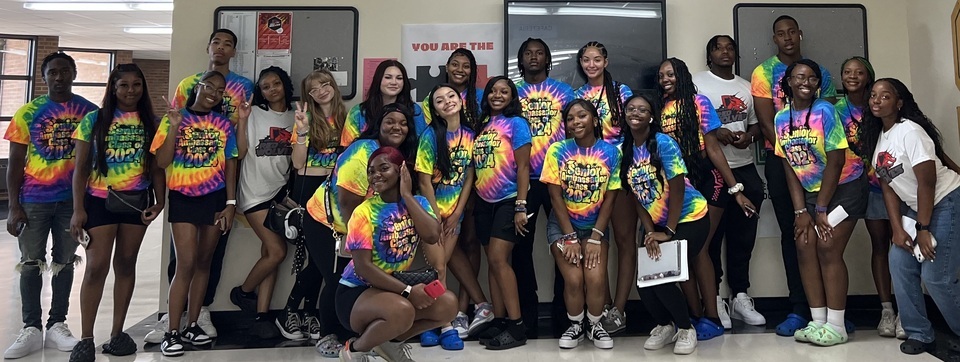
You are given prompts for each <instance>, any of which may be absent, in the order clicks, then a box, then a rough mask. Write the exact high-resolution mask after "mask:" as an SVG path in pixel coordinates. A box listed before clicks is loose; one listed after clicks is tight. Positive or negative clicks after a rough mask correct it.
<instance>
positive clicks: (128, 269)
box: [113, 255, 137, 278]
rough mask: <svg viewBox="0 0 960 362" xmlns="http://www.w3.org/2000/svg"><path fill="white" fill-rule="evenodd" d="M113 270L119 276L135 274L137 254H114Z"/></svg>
mask: <svg viewBox="0 0 960 362" xmlns="http://www.w3.org/2000/svg"><path fill="white" fill-rule="evenodd" d="M113 272H114V273H115V274H116V275H117V277H118V278H122V277H125V276H134V274H135V273H136V272H137V255H132V256H130V255H124V256H120V255H116V256H114V257H113Z"/></svg>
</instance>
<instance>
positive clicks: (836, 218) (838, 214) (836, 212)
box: [813, 205, 850, 238]
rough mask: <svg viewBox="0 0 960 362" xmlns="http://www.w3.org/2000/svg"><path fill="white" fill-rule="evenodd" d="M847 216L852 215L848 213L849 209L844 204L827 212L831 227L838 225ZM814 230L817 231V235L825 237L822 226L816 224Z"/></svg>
mask: <svg viewBox="0 0 960 362" xmlns="http://www.w3.org/2000/svg"><path fill="white" fill-rule="evenodd" d="M847 216H850V215H849V214H847V210H844V209H843V205H840V206H837V208H836V209H833V211H831V212H830V213H829V214H827V223H829V224H830V226H831V227H837V225H840V223H841V222H843V220H846V219H847ZM813 230H814V231H816V232H817V237H821V238H822V237H823V234H821V233H820V228H819V227H817V225H816V224H814V225H813Z"/></svg>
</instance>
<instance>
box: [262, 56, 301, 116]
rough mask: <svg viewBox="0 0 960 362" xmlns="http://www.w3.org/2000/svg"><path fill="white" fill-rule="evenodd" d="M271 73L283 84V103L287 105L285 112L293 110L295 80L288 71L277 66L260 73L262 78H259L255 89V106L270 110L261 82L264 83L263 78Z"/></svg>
mask: <svg viewBox="0 0 960 362" xmlns="http://www.w3.org/2000/svg"><path fill="white" fill-rule="evenodd" d="M271 73H272V74H275V75H276V76H277V78H280V83H283V103H285V104H286V105H287V109H285V111H288V110H291V109H293V80H292V79H290V75H289V74H287V71H285V70H283V68H280V67H277V66H270V67H268V68H266V69H264V70H261V71H260V76H259V77H257V84H255V85H254V87H253V105H255V106H257V107H260V109H263V110H265V111H267V110H270V102H268V101H267V99H266V98H264V96H263V90H262V89H260V82H262V81H263V77H265V76H266V75H267V74H271Z"/></svg>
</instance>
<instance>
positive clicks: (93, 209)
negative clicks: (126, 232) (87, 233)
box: [83, 194, 146, 230]
mask: <svg viewBox="0 0 960 362" xmlns="http://www.w3.org/2000/svg"><path fill="white" fill-rule="evenodd" d="M83 209H84V210H86V211H87V222H86V223H84V224H83V228H84V229H85V230H90V229H93V228H95V227H98V226H104V225H117V224H130V225H139V226H146V225H145V224H144V223H143V220H141V219H140V214H139V213H137V214H123V213H116V212H110V211H108V210H107V199H101V198H99V197H96V196H93V195H91V194H86V196H85V197H84V198H83Z"/></svg>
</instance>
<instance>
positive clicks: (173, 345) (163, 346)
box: [160, 331, 183, 357]
mask: <svg viewBox="0 0 960 362" xmlns="http://www.w3.org/2000/svg"><path fill="white" fill-rule="evenodd" d="M160 353H163V355H164V356H167V357H178V356H183V341H182V340H181V339H180V332H177V331H173V332H167V333H166V334H164V335H163V341H162V342H160Z"/></svg>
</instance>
